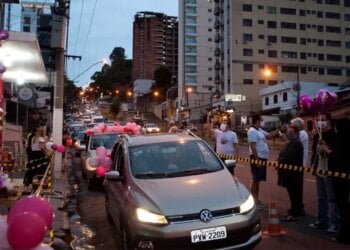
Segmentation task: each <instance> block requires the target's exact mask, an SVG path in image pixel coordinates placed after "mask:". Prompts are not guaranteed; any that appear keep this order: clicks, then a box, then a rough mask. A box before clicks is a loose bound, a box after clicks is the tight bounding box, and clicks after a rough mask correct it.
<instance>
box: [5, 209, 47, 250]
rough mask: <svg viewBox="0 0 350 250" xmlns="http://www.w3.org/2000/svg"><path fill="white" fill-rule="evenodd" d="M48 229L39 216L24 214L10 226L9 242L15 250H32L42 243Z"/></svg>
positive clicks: (8, 232)
mask: <svg viewBox="0 0 350 250" xmlns="http://www.w3.org/2000/svg"><path fill="white" fill-rule="evenodd" d="M46 229H47V228H46V226H45V221H44V220H43V219H42V218H41V217H40V216H39V215H37V214H35V213H30V212H23V213H21V214H18V215H17V216H16V217H15V218H13V219H12V220H11V222H10V223H9V224H8V228H7V240H8V242H9V244H10V245H11V247H12V248H13V249H32V248H34V247H36V246H38V245H39V244H40V243H41V242H42V240H43V239H44V237H45V232H46Z"/></svg>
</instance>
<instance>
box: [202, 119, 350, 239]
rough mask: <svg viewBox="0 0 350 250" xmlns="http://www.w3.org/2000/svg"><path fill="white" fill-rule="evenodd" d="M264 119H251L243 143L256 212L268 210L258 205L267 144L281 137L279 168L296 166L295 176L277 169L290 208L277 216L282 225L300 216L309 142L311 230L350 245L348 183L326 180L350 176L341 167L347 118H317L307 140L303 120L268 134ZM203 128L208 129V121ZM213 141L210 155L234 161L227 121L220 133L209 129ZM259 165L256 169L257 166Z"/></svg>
mask: <svg viewBox="0 0 350 250" xmlns="http://www.w3.org/2000/svg"><path fill="white" fill-rule="evenodd" d="M263 122H264V121H263V118H262V116H261V115H260V114H255V115H254V116H253V117H252V126H251V127H250V129H249V130H248V134H247V137H248V138H247V139H248V143H249V153H250V158H251V160H257V161H251V176H252V179H251V183H250V191H251V193H252V195H253V197H254V199H255V201H256V203H257V206H258V208H259V209H264V208H266V207H267V206H266V205H265V204H264V203H263V202H261V201H260V200H259V189H260V182H262V181H266V164H263V163H264V162H266V161H267V160H268V156H269V147H268V143H267V140H268V139H271V138H274V137H280V138H281V139H282V141H284V146H283V147H282V148H281V150H280V153H279V156H278V159H277V161H278V163H280V164H287V165H292V166H299V168H298V171H295V170H288V169H281V168H279V169H278V180H277V184H278V185H279V186H281V187H283V188H285V189H286V190H287V193H288V196H289V201H290V209H288V211H287V214H286V215H285V216H283V217H282V220H283V221H285V222H291V221H297V220H298V218H299V217H302V216H305V210H304V202H303V183H304V168H303V167H307V166H309V165H308V158H309V157H308V156H309V155H308V152H309V142H310V143H311V142H312V145H311V149H312V156H311V161H310V163H309V164H310V166H312V167H313V168H314V175H315V179H316V191H317V192H316V193H317V203H318V214H317V220H316V221H315V222H313V223H311V224H310V225H309V226H310V227H311V228H317V229H322V230H326V231H327V232H328V233H332V234H333V237H331V239H332V240H333V241H336V242H340V243H345V244H349V243H350V238H349V236H350V201H349V197H350V196H349V195H350V181H349V180H348V179H346V178H339V177H334V176H327V175H325V174H324V173H325V171H332V172H339V173H346V174H349V173H350V167H348V166H347V162H346V159H345V157H346V155H347V152H346V149H347V145H348V142H349V141H350V132H349V131H350V130H349V128H350V119H349V117H345V118H342V119H337V120H333V119H332V117H331V116H330V114H325V115H322V116H319V117H317V119H316V120H315V125H316V126H315V129H314V131H313V132H312V134H313V135H312V138H310V139H309V135H308V134H307V132H306V131H305V129H304V120H303V119H301V118H295V119H292V120H291V121H290V123H289V124H288V125H283V126H282V127H281V128H279V129H277V130H274V131H272V132H269V133H268V132H266V131H264V130H263V129H262V127H263ZM208 128H210V124H209V122H208ZM211 132H212V135H213V138H214V139H215V146H214V147H215V148H214V149H215V152H217V153H221V154H225V155H230V156H239V149H238V139H237V135H236V133H235V132H234V131H231V130H230V126H229V124H228V122H227V121H224V122H221V124H220V126H219V128H216V129H211ZM257 163H258V164H257Z"/></svg>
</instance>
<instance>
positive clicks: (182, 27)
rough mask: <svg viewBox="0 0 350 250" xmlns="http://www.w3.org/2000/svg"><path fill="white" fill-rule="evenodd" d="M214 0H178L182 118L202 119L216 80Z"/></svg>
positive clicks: (179, 78)
mask: <svg viewBox="0 0 350 250" xmlns="http://www.w3.org/2000/svg"><path fill="white" fill-rule="evenodd" d="M213 13H214V2H213V1H200V0H180V1H179V74H178V76H179V77H178V83H179V86H178V87H179V88H178V108H179V112H180V120H188V119H189V116H191V119H194V120H196V119H199V116H200V114H201V113H203V110H204V109H205V107H210V104H211V102H212V101H213V99H212V98H211V93H213V92H214V91H215V90H216V87H217V85H216V84H215V79H214V77H215V70H214V65H215V57H214V50H215V43H214V38H215V32H214V21H215V18H214V15H213Z"/></svg>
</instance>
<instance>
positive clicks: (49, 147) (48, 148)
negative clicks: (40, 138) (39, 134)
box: [45, 141, 53, 151]
mask: <svg viewBox="0 0 350 250" xmlns="http://www.w3.org/2000/svg"><path fill="white" fill-rule="evenodd" d="M52 144H53V142H51V141H49V142H46V145H45V147H46V149H47V150H50V151H51V150H52V149H51V146H52Z"/></svg>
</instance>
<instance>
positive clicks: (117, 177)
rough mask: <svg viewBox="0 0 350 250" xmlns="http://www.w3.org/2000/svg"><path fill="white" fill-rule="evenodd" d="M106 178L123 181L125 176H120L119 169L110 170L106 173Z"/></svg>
mask: <svg viewBox="0 0 350 250" xmlns="http://www.w3.org/2000/svg"><path fill="white" fill-rule="evenodd" d="M105 178H106V179H107V180H109V181H118V182H119V181H122V180H123V177H122V176H120V174H119V172H118V171H109V172H107V173H106V175H105Z"/></svg>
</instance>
